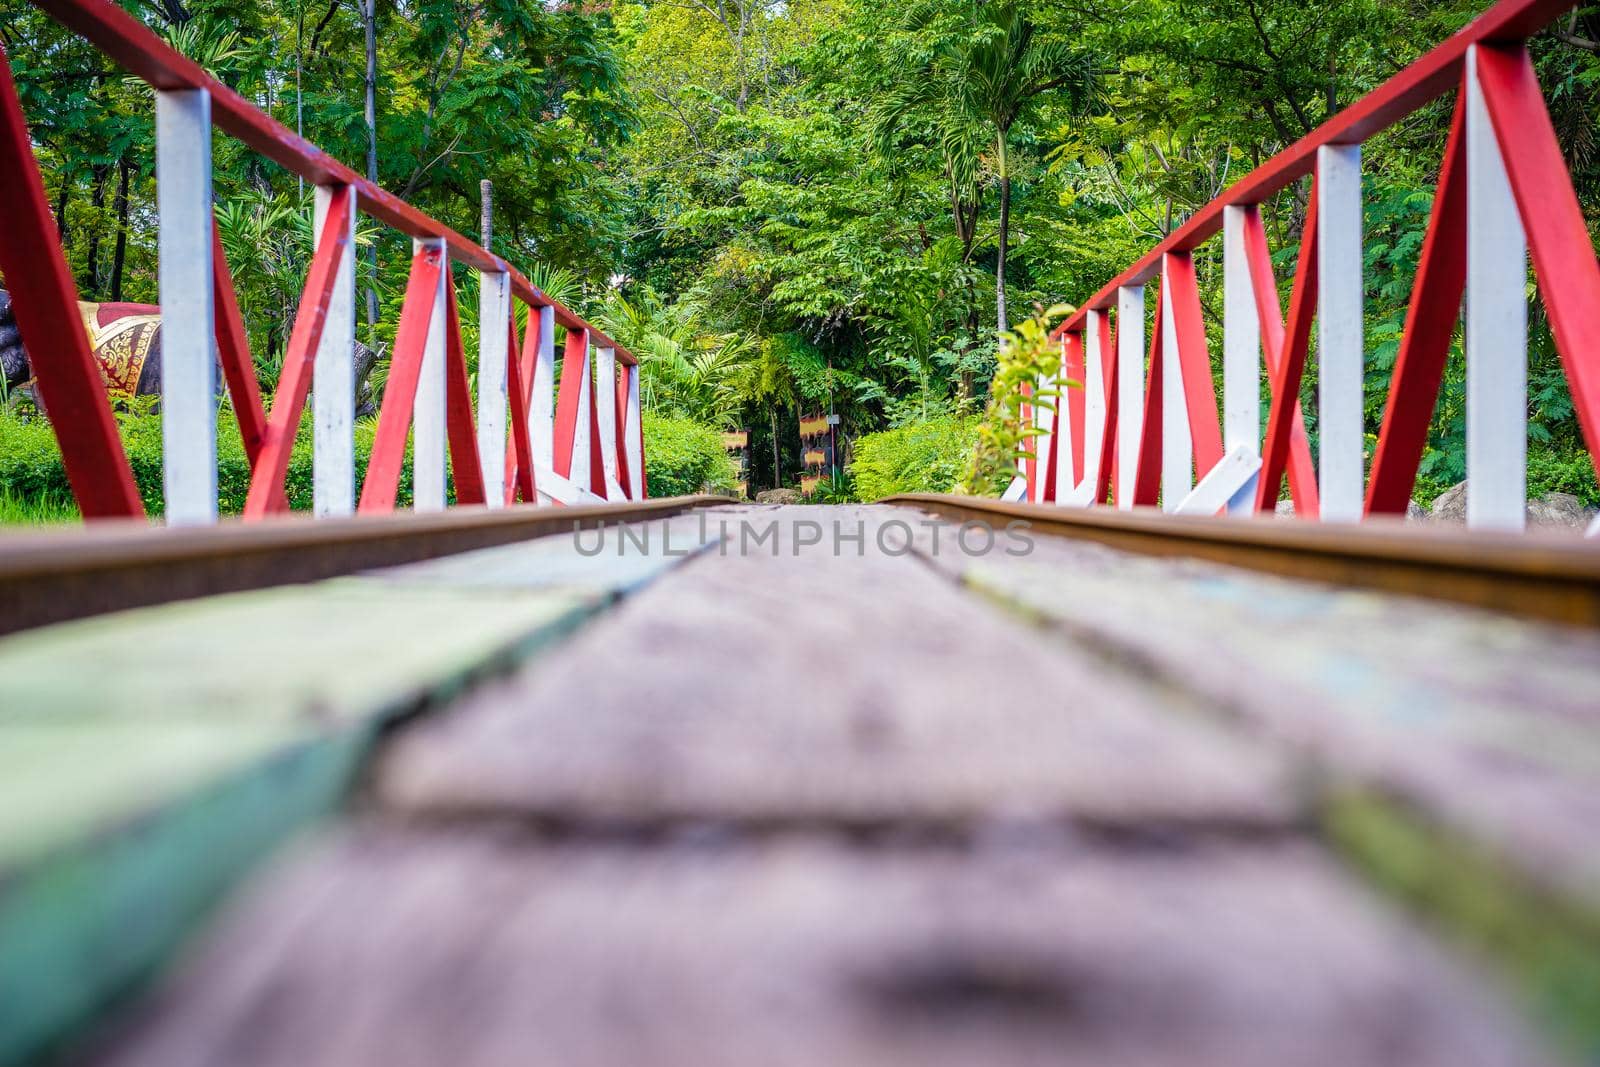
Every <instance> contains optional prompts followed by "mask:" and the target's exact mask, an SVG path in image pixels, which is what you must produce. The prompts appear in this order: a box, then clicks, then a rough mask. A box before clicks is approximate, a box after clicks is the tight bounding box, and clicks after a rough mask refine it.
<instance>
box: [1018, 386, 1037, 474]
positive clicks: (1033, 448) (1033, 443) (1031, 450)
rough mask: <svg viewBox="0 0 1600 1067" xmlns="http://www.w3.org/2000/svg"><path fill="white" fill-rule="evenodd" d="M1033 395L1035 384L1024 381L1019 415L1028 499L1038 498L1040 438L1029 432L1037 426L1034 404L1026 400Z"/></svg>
mask: <svg viewBox="0 0 1600 1067" xmlns="http://www.w3.org/2000/svg"><path fill="white" fill-rule="evenodd" d="M1031 396H1033V385H1032V384H1031V383H1029V382H1023V383H1022V397H1023V400H1024V403H1023V405H1022V410H1021V413H1020V415H1019V418H1020V421H1021V423H1022V425H1021V427H1020V429H1021V431H1022V452H1023V453H1024V456H1023V459H1022V480H1023V481H1025V482H1027V483H1028V499H1029V500H1038V499H1039V498H1038V496H1037V493H1038V486H1039V438H1038V436H1037V435H1030V434H1029V433H1028V431H1029V430H1032V429H1034V428H1035V427H1034V425H1033V405H1032V404H1030V403H1027V402H1026V401H1027V399H1028V398H1029V397H1031Z"/></svg>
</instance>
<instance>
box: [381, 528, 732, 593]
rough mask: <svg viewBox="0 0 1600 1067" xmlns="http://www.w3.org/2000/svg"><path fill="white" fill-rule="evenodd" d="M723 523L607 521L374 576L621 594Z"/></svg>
mask: <svg viewBox="0 0 1600 1067" xmlns="http://www.w3.org/2000/svg"><path fill="white" fill-rule="evenodd" d="M718 537H719V534H718V531H717V527H716V523H715V522H714V521H711V520H710V519H709V518H708V517H707V516H704V515H699V514H690V515H679V516H675V517H673V518H670V519H665V520H652V521H649V522H629V523H626V524H604V523H602V524H601V525H600V526H599V527H598V528H595V529H579V528H578V524H576V523H575V524H574V525H573V529H572V530H570V531H569V532H566V533H558V534H552V535H550V536H548V537H541V538H539V539H537V540H533V541H525V542H520V543H518V544H513V545H500V546H497V547H495V548H486V549H480V550H478V551H475V552H461V553H458V554H456V555H453V556H444V557H441V558H439V559H434V560H426V561H424V562H421V563H412V564H407V565H405V566H402V567H388V568H385V569H383V570H378V571H370V572H368V577H371V578H376V579H381V580H384V581H393V582H404V583H407V584H426V585H444V586H450V587H453V588H457V589H501V590H504V589H565V590H570V591H573V592H579V593H598V594H604V595H613V594H621V593H627V592H631V591H634V590H636V589H639V588H641V587H642V586H643V585H644V584H645V583H647V582H649V581H650V580H651V579H653V578H655V577H657V576H659V575H660V574H662V573H664V572H665V571H666V570H667V569H669V568H671V567H674V566H676V565H678V564H679V563H682V562H683V561H684V560H686V559H688V558H689V557H690V556H692V555H694V554H696V553H698V552H701V551H704V550H705V549H707V548H711V547H714V546H715V544H716V542H717V540H718Z"/></svg>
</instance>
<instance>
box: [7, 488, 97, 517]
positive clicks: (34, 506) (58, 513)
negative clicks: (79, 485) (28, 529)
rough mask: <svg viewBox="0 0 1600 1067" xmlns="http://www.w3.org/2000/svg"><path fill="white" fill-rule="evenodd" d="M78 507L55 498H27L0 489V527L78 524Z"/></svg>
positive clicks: (70, 502) (67, 501)
mask: <svg viewBox="0 0 1600 1067" xmlns="http://www.w3.org/2000/svg"><path fill="white" fill-rule="evenodd" d="M80 518H81V516H80V515H79V514H78V506H77V505H76V504H74V503H73V502H72V501H71V500H68V499H63V498H59V497H56V496H45V497H39V498H36V499H34V498H28V497H23V496H18V495H16V494H15V493H12V492H11V491H10V490H8V489H0V526H58V525H61V524H63V523H73V522H78V521H79V519H80Z"/></svg>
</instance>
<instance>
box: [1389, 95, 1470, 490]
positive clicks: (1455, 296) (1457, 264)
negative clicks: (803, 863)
mask: <svg viewBox="0 0 1600 1067" xmlns="http://www.w3.org/2000/svg"><path fill="white" fill-rule="evenodd" d="M1466 113H1467V103H1466V93H1465V92H1462V93H1460V94H1459V95H1458V96H1457V97H1456V110H1455V117H1454V118H1453V119H1452V120H1451V122H1450V137H1449V139H1448V140H1447V141H1446V142H1445V146H1444V163H1443V166H1442V167H1441V168H1440V174H1439V187H1438V190H1437V191H1436V192H1435V193H1434V197H1433V211H1432V215H1431V217H1430V218H1429V219H1428V229H1427V235H1426V236H1425V237H1424V239H1423V242H1422V255H1421V257H1420V258H1419V259H1418V260H1417V276H1416V282H1415V283H1414V284H1413V285H1412V287H1411V305H1410V307H1408V308H1407V309H1406V325H1405V332H1404V333H1403V334H1401V335H1400V352H1399V354H1398V355H1397V356H1396V358H1395V362H1394V372H1393V375H1392V376H1391V378H1390V380H1389V398H1388V401H1387V402H1386V403H1385V404H1384V409H1383V424H1382V427H1381V429H1380V430H1379V431H1378V449H1377V453H1376V454H1375V455H1374V456H1373V459H1372V478H1371V480H1370V481H1369V482H1368V483H1367V503H1366V514H1368V515H1404V514H1405V513H1406V505H1408V504H1409V503H1410V502H1411V490H1412V489H1413V488H1414V487H1415V486H1416V483H1417V468H1418V467H1419V466H1420V465H1421V463H1422V453H1423V450H1424V449H1425V448H1426V447H1427V443H1428V424H1429V423H1430V422H1432V421H1433V412H1434V409H1435V408H1436V407H1437V406H1438V403H1439V383H1440V382H1441V381H1442V380H1443V379H1444V367H1445V361H1446V360H1447V359H1448V358H1449V355H1450V339H1451V337H1453V336H1454V334H1455V329H1456V323H1457V322H1458V321H1459V320H1460V317H1461V294H1462V292H1463V291H1464V290H1465V289H1466V284H1467V157H1466V148H1467V146H1466V134H1465V130H1466Z"/></svg>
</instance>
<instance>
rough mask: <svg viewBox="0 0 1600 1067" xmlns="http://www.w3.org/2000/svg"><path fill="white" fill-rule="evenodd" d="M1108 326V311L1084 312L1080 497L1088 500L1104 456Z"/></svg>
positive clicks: (1079, 498)
mask: <svg viewBox="0 0 1600 1067" xmlns="http://www.w3.org/2000/svg"><path fill="white" fill-rule="evenodd" d="M1106 329H1107V322H1106V312H1105V311H1103V310H1101V309H1093V310H1091V311H1090V312H1089V314H1088V315H1087V316H1085V319H1084V324H1083V379H1084V381H1083V424H1084V425H1083V481H1084V485H1082V486H1080V487H1079V489H1078V494H1079V495H1078V497H1077V498H1076V499H1078V500H1081V501H1082V502H1083V503H1085V504H1092V503H1094V494H1095V490H1096V489H1097V488H1098V487H1099V485H1100V464H1101V463H1102V462H1105V457H1102V456H1101V455H1100V450H1101V447H1102V445H1103V444H1104V442H1105V433H1106V374H1105V360H1106V358H1107V357H1109V356H1110V355H1111V353H1109V352H1101V351H1100V338H1101V337H1102V336H1110V334H1109V333H1104V334H1103V333H1102V331H1104V330H1106Z"/></svg>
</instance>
